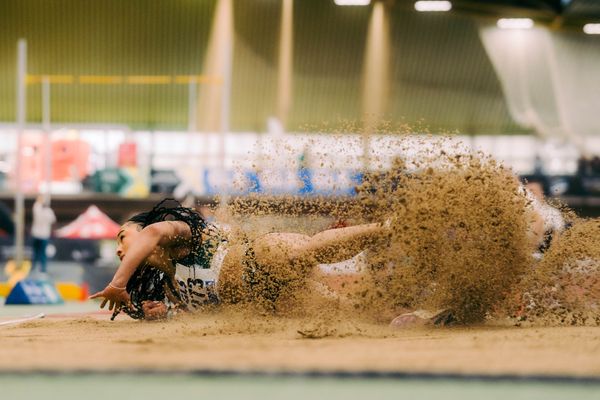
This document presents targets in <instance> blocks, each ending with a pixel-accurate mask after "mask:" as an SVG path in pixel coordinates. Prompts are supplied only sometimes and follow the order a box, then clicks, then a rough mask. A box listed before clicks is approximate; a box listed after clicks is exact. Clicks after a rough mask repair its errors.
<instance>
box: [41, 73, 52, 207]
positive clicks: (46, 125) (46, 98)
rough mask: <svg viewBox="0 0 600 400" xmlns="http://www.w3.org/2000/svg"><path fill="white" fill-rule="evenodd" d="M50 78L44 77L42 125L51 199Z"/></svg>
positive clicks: (46, 171) (48, 189)
mask: <svg viewBox="0 0 600 400" xmlns="http://www.w3.org/2000/svg"><path fill="white" fill-rule="evenodd" d="M50 113H51V110H50V79H49V78H48V77H47V76H44V78H43V79H42V127H43V129H44V134H45V139H46V140H45V144H46V145H45V153H46V157H45V161H46V162H45V164H46V165H45V168H44V169H45V177H44V178H45V180H46V198H47V200H48V201H50V197H51V196H52V190H51V186H52V142H51V136H52V132H51V126H50Z"/></svg>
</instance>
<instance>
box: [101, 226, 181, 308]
mask: <svg viewBox="0 0 600 400" xmlns="http://www.w3.org/2000/svg"><path fill="white" fill-rule="evenodd" d="M190 238H191V231H190V228H189V227H188V226H187V224H186V223H184V222H181V221H163V222H157V223H155V224H151V225H148V226H147V227H145V228H144V229H142V230H141V231H139V233H137V234H136V235H135V237H134V238H131V242H130V245H129V246H128V249H127V252H126V253H125V254H124V256H123V259H122V260H121V264H120V265H119V268H118V269H117V272H116V273H115V275H114V277H113V279H112V281H111V282H110V283H109V284H108V286H106V288H104V290H102V291H100V292H98V293H95V294H93V295H92V296H90V298H91V299H95V298H98V297H103V298H104V301H103V302H102V303H101V305H100V307H101V308H104V306H105V305H106V303H107V302H110V304H109V309H110V310H113V309H114V307H120V306H121V305H123V304H125V305H128V304H129V301H130V299H129V294H128V293H127V291H126V290H125V288H126V286H127V282H128V281H129V279H130V278H131V276H132V275H133V273H134V272H135V270H136V269H137V267H138V266H140V265H142V264H143V263H145V262H148V261H149V259H152V261H153V262H152V263H151V264H162V263H165V262H167V260H168V259H169V254H168V252H169V250H170V249H171V248H172V247H173V246H174V245H176V244H178V243H181V242H182V241H184V240H189V239H190ZM156 266H157V267H158V266H159V265H156Z"/></svg>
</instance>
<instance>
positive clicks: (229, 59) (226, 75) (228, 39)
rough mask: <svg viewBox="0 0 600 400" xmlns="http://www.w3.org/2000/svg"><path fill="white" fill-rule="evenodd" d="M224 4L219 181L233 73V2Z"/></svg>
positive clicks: (222, 167) (223, 162)
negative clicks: (225, 19)
mask: <svg viewBox="0 0 600 400" xmlns="http://www.w3.org/2000/svg"><path fill="white" fill-rule="evenodd" d="M221 1H224V2H226V3H224V5H225V6H226V11H227V12H226V16H227V23H226V24H225V26H226V29H225V34H224V36H225V37H224V38H223V41H224V45H225V48H224V49H223V59H222V61H223V63H222V67H223V70H222V74H223V75H222V76H223V80H222V83H221V84H222V86H221V115H220V117H221V123H220V124H219V125H220V127H221V132H219V133H220V134H219V154H218V156H219V167H220V168H219V169H220V170H221V171H220V172H221V173H220V175H221V179H223V180H226V177H225V174H226V171H225V156H226V150H227V149H226V146H227V145H226V140H225V139H226V135H227V134H228V133H229V129H230V126H229V122H230V121H229V118H230V114H231V81H232V76H231V75H232V73H233V21H234V19H233V1H232V0H221ZM228 197H229V196H228V193H227V191H225V192H224V193H223V195H222V198H221V203H222V204H221V205H226V204H227V203H228V201H229V200H228Z"/></svg>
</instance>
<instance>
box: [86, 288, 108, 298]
mask: <svg viewBox="0 0 600 400" xmlns="http://www.w3.org/2000/svg"><path fill="white" fill-rule="evenodd" d="M103 293H104V290H101V291H99V292H96V293H94V294H93V295H91V296H90V297H88V298H89V299H97V298H98V297H103V296H104V294H103Z"/></svg>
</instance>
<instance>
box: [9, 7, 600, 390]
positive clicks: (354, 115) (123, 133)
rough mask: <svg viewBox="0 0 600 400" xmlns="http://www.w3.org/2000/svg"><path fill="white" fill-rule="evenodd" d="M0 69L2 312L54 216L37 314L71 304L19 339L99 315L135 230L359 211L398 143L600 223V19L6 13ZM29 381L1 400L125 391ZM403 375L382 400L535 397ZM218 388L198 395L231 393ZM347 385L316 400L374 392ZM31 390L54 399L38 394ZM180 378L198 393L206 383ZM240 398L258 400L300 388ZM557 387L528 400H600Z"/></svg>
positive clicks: (247, 11)
mask: <svg viewBox="0 0 600 400" xmlns="http://www.w3.org/2000/svg"><path fill="white" fill-rule="evenodd" d="M0 55H1V56H0V225H1V226H0V228H2V235H1V236H0V265H1V268H0V304H2V303H3V301H4V300H3V299H4V298H6V297H7V296H8V295H9V293H10V292H11V290H13V288H14V287H15V285H16V284H17V283H18V282H20V281H22V280H23V279H24V278H26V277H27V276H28V274H29V269H30V260H31V258H32V255H33V246H34V238H33V237H32V236H31V225H32V215H33V212H32V210H33V205H34V202H35V200H36V198H38V196H40V195H43V196H46V197H47V198H48V199H49V200H50V201H51V202H50V205H51V208H52V209H53V210H54V213H55V215H56V222H55V224H54V225H53V227H52V236H51V238H50V241H49V246H48V247H47V249H46V254H47V256H48V270H47V273H46V274H42V273H40V272H39V271H38V272H32V273H31V274H29V278H34V279H33V281H34V282H35V281H36V279H37V281H39V280H40V279H41V280H44V281H47V282H50V285H51V286H53V287H54V288H56V293H47V294H46V295H40V296H42V297H43V298H44V300H42V301H40V302H41V303H53V302H59V303H61V300H60V299H59V297H60V298H61V299H62V301H64V302H65V303H61V304H62V305H57V306H48V305H43V306H39V304H38V306H30V307H29V308H27V307H25V308H23V306H11V305H4V306H2V307H0V316H2V317H5V320H6V321H8V320H9V319H8V317H11V318H17V317H18V318H22V317H25V316H26V315H27V316H32V315H33V316H34V315H35V314H37V313H38V312H45V313H49V314H51V313H52V312H61V313H68V312H74V311H77V312H81V311H82V310H83V311H86V312H87V311H91V310H95V309H96V308H97V303H94V302H90V301H87V296H88V295H89V293H90V292H94V291H97V290H100V289H102V288H103V287H104V286H105V285H106V283H107V282H108V281H109V280H110V277H111V276H112V274H113V273H114V271H115V270H116V268H117V266H118V262H119V260H118V259H117V258H116V256H115V255H114V252H115V248H116V243H115V233H116V231H118V226H119V225H120V224H121V223H122V222H123V221H124V220H125V219H126V218H127V217H128V216H130V215H131V214H132V213H134V212H137V211H140V210H145V209H148V208H150V207H151V206H152V205H154V204H156V203H157V202H158V201H159V200H160V199H162V198H164V197H173V198H176V199H178V200H180V201H181V202H182V203H184V204H186V205H191V206H195V207H196V208H197V209H198V210H200V211H206V210H207V209H208V208H207V207H210V206H213V205H215V204H218V203H219V202H227V201H229V200H231V199H232V198H235V199H244V198H246V197H250V196H252V198H254V197H256V196H258V197H259V198H262V199H263V201H265V202H271V203H273V204H276V203H277V202H278V201H279V199H281V198H282V197H289V196H293V198H294V199H295V200H294V201H297V202H299V203H303V204H310V202H311V201H313V200H315V199H319V201H320V202H323V201H326V202H327V201H330V202H332V203H344V202H351V201H352V200H353V198H355V196H356V187H357V186H358V185H360V183H361V182H362V180H363V177H364V176H365V175H366V174H372V173H378V172H383V171H385V170H386V169H388V168H390V166H391V165H392V163H393V162H394V160H396V159H397V158H398V157H401V158H406V157H409V156H410V154H398V151H397V150H398V148H397V147H395V146H392V145H389V146H388V145H386V143H392V142H393V141H394V140H395V139H396V138H397V137H398V136H403V137H409V138H410V137H417V138H419V139H418V140H415V146H416V147H418V146H423V143H426V142H427V141H428V140H430V139H429V138H431V140H434V139H433V138H435V137H438V136H440V135H448V136H450V137H451V140H450V141H449V142H448V143H449V144H448V146H451V145H452V144H451V143H456V142H462V143H464V144H465V145H466V146H467V147H468V148H469V149H470V151H473V152H477V151H483V152H484V153H486V154H490V155H491V156H493V157H494V158H495V159H497V160H500V161H502V162H503V163H504V164H505V165H507V166H509V167H510V168H512V170H513V171H514V172H515V173H516V174H518V175H519V176H520V177H522V178H524V179H527V180H528V181H529V182H539V183H540V185H541V188H542V190H543V191H544V193H545V195H546V196H548V197H549V198H555V199H556V200H557V201H560V202H562V203H564V204H566V205H568V206H569V207H570V208H572V209H573V210H574V211H575V212H576V213H577V214H578V215H580V216H587V217H596V216H599V215H600V118H599V117H598V113H599V112H600V73H599V71H600V1H598V0H523V1H517V0H485V1H479V0H452V1H413V0H126V1H123V0H102V1H100V0H0ZM323 199H324V200H323ZM40 290H42V291H44V290H47V288H46V289H45V288H44V286H40ZM50 291H52V290H50ZM44 296H45V297H44ZM57 296H58V297H57ZM11 307H12V308H11ZM52 307H55V308H52ZM53 310H58V311H53ZM2 321H3V320H0V322H2ZM2 328H3V327H2V326H0V357H1V355H2V351H3V350H2V347H3V343H2V342H3V341H2V337H3V335H5V332H3V331H2ZM6 332H8V331H6ZM6 334H8V333H6ZM595 368H596V369H595V371H596V377H597V376H599V375H598V374H600V367H599V366H598V365H596V367H595ZM38 372H39V371H38ZM11 373H13V375H10V374H8V375H0V382H2V385H1V386H0V393H2V391H3V389H2V388H3V387H7V388H8V390H9V393H12V394H13V398H19V397H18V396H17V397H15V396H14V395H15V394H18V393H21V395H22V398H27V397H28V396H31V397H33V396H37V395H38V394H39V393H40V392H41V391H44V390H48V388H51V387H53V386H52V385H58V386H57V387H63V388H64V387H70V388H73V387H80V386H84V383H82V382H84V381H85V380H89V382H88V383H90V382H91V383H90V385H92V384H95V385H98V386H102V385H101V383H98V382H100V381H101V380H102V379H106V380H107V381H108V380H110V381H111V383H110V384H109V386H111V385H112V386H113V388H119V387H121V386H123V387H125V386H126V385H127V383H126V380H127V379H128V378H127V376H125V378H123V377H121V376H119V377H117V378H115V379H113V378H111V377H108V378H107V377H106V376H100V377H95V376H91V377H90V376H86V377H84V378H81V377H80V378H81V379H79V380H78V379H76V377H73V376H70V375H61V376H60V377H58V378H57V379H58V380H57V381H54V380H52V379H49V378H48V376H47V375H27V374H25V375H23V374H21V373H18V374H17V373H15V372H14V371H12V372H11ZM399 376H400V375H398V376H392V375H390V376H384V377H381V379H382V381H381V382H378V383H377V384H376V385H375V386H377V387H378V388H379V389H380V390H382V392H381V393H380V394H381V396H382V397H386V396H388V397H391V396H398V395H401V394H403V393H404V394H410V395H411V396H413V397H414V396H417V397H418V396H422V397H428V396H433V395H442V394H443V395H448V396H451V397H452V398H454V397H455V398H470V397H483V396H486V397H494V398H506V397H508V396H513V397H514V396H515V393H517V394H518V393H521V392H522V391H519V390H516V389H515V386H511V385H508V384H505V383H504V381H500V382H497V381H492V382H488V381H485V380H484V381H478V383H476V384H470V383H468V382H467V381H464V382H462V381H458V383H457V381H454V380H452V379H453V376H443V377H440V381H439V383H438V384H436V385H437V386H436V385H432V386H428V385H429V384H428V383H423V382H421V381H419V380H418V379H420V378H419V376H416V377H415V376H412V375H410V374H409V375H406V376H404V378H407V379H408V380H409V382H408V383H406V382H405V384H404V386H402V387H396V386H394V383H393V382H394V378H397V377H399ZM346 377H347V376H346ZM209 378H210V376H209V377H208V378H207V377H206V376H204V375H203V376H202V377H201V379H203V381H202V385H201V386H199V387H204V388H205V390H208V389H206V388H212V389H210V390H213V391H214V392H215V393H217V394H218V393H225V392H226V389H227V387H229V386H231V385H229V384H228V382H229V381H227V379H226V378H227V377H223V376H220V377H218V378H215V379H213V380H211V379H209ZM335 378H336V377H335V376H329V377H327V378H326V380H322V381H319V383H318V385H322V391H321V390H320V389H318V388H319V386H318V385H317V386H314V385H313V386H312V387H311V389H310V390H313V392H312V393H313V394H310V390H309V392H307V394H306V396H309V395H310V396H318V395H322V394H323V391H327V390H330V391H331V392H330V393H331V395H330V396H329V397H331V398H334V397H341V396H344V397H345V398H348V397H356V396H358V395H361V396H362V395H363V394H364V395H369V393H371V394H372V393H377V389H375V388H370V387H369V386H368V385H371V384H372V383H370V381H368V380H366V381H365V382H364V383H363V386H360V385H361V383H360V382H361V381H360V379H359V378H358V377H356V380H352V385H358V386H357V387H356V388H355V389H352V390H347V387H348V386H347V385H349V383H348V380H341V381H340V380H336V379H335ZM409 378H410V379H412V378H415V379H416V381H412V380H410V379H409ZM454 378H456V377H454ZM27 379H36V382H38V383H37V384H36V385H38V386H35V387H34V386H29V387H28V391H23V392H21V390H22V388H23V386H20V385H22V384H23V382H25V381H26V380H27ZM61 379H62V381H60V380H61ZM122 379H125V381H122ZM153 379H154V378H151V379H150V380H153ZM160 379H163V378H162V377H161V378H160ZM173 379H175V380H178V379H179V380H183V381H182V382H183V383H180V384H179V388H180V389H182V388H184V389H185V390H188V389H189V392H185V393H193V392H194V390H195V389H194V388H195V386H194V376H183V377H181V376H177V377H174V378H173ZM198 379H200V378H198ZM231 379H238V381H235V382H237V384H238V385H240V386H238V388H240V387H241V388H247V389H245V390H246V391H245V397H252V396H256V397H265V396H267V395H268V393H267V392H268V390H267V389H265V388H269V387H271V388H275V389H276V388H278V387H280V386H281V387H282V388H285V387H287V388H289V387H295V386H294V385H298V382H297V381H292V383H291V385H292V386H289V385H288V386H286V385H284V383H285V382H286V381H285V379H293V377H292V378H290V377H282V378H281V379H280V380H277V379H274V380H273V381H270V380H269V379H266V378H261V379H264V382H262V383H260V384H256V380H252V379H249V378H244V377H242V378H239V377H238V378H231ZM244 379H247V380H244ZM302 379H308V378H307V377H303V378H302ZM327 379H331V381H329V380H327ZM388 379H389V380H390V381H388ZM444 379H448V380H444ZM461 379H462V378H461ZM44 382H45V383H44ZM57 382H58V383H57ZM60 382H63V383H62V384H60ZM94 382H95V383H94ZM138 382H141V380H140V381H138ZM156 382H157V380H155V379H154V381H153V383H152V382H150V383H145V384H144V385H148V387H151V386H152V385H155V386H157V387H158V386H159V385H158V384H157V383H156ZM340 382H341V383H340ZM344 382H346V383H344ZM415 382H416V383H415ZM419 382H421V383H419ZM461 382H462V383H461ZM544 382H545V381H544V380H543V379H542V382H541V383H540V381H533V382H532V383H531V387H528V386H527V385H528V383H527V382H525V383H521V384H522V385H524V387H525V386H527V388H528V389H527V390H529V391H528V392H527V393H528V395H531V396H539V397H540V398H541V397H544V398H552V396H555V397H557V398H558V397H563V396H565V395H569V394H576V395H581V397H582V398H592V397H593V396H594V393H595V395H598V393H599V391H600V386H598V381H597V378H593V377H592V378H589V377H588V381H585V382H587V386H586V385H584V386H579V383H581V382H579V383H577V384H576V385H577V388H576V390H575V388H571V389H569V387H567V389H565V387H564V386H556V387H553V386H550V387H549V389H548V387H547V386H544V385H542V383H544ZM171 383H172V382H171ZM288 383H289V382H288ZM384 383H385V384H384ZM568 384H571V383H568ZM61 385H62V386H61ZM78 385H79V386H78ZM119 385H121V386H119ZM165 385H167V383H165ZM188 385H191V386H188ZM211 385H213V386H211ZM219 385H220V386H219ZM244 385H245V386H244ZM252 385H255V386H252ZM278 385H280V386H278ZM315 385H316V384H315ZM336 385H337V386H336ZM410 385H414V386H410ZM453 385H455V386H453ZM461 385H466V386H465V387H466V389H465V388H464V387H463V389H464V390H461V389H460V387H461ZM468 385H475V386H468ZM477 385H479V386H477ZM486 385H489V387H488V386H486ZM536 385H537V386H536ZM574 385H575V384H574ZM234 386H235V385H234ZM338 386H339V387H342V386H344V387H345V389H340V388H338ZM538 386H539V387H538ZM103 387H105V386H103ZM300 387H301V388H299V389H298V390H307V389H306V386H303V385H300ZM536 387H537V388H538V389H540V388H541V389H540V390H535V389H536ZM163 389H164V387H163ZM542 389H543V390H542ZM11 390H13V391H12V392H11ZM114 390H117V389H114ZM118 390H121V389H118ZM210 390H208V391H209V392H210ZM277 390H279V392H278V393H280V394H281V395H282V396H283V395H285V396H292V394H290V393H291V390H288V392H286V391H285V390H283V389H281V388H279V389H277ZM570 390H575V391H574V392H573V391H570ZM158 392H160V389H156V391H155V394H156V393H158ZM25 393H26V394H25ZM121 393H122V392H121ZM127 393H129V392H127ZM286 393H287V394H286ZM271 394H272V393H271ZM71 395H72V397H74V396H75V395H77V394H73V393H71V394H68V393H66V394H64V396H63V398H70V397H69V396H71ZM165 395H167V394H165ZM192 395H195V394H192ZM293 395H294V396H296V397H299V396H298V393H297V392H294V394H293ZM2 396H3V394H2ZM77 396H78V397H82V395H77ZM90 396H92V394H90ZM232 396H236V397H242V396H244V393H239V392H236V393H235V394H232ZM306 396H304V397H306ZM31 397H29V398H31Z"/></svg>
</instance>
